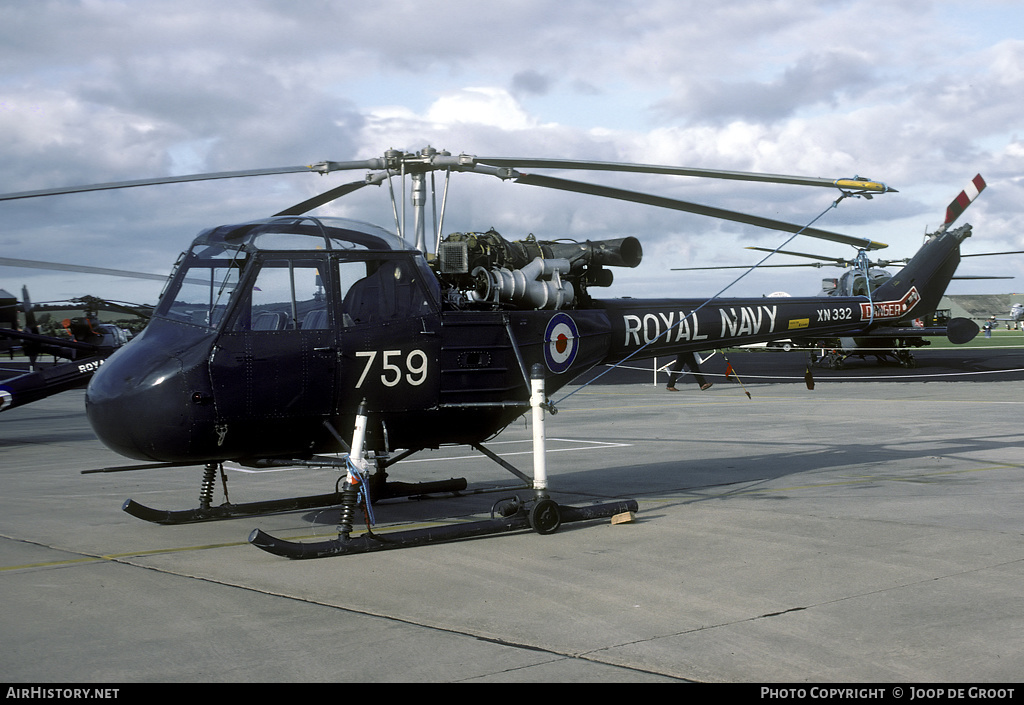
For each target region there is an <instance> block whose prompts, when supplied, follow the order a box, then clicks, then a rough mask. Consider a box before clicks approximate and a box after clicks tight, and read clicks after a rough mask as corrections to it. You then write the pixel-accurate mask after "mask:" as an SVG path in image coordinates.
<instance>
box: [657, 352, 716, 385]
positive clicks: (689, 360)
mask: <svg viewBox="0 0 1024 705" xmlns="http://www.w3.org/2000/svg"><path fill="white" fill-rule="evenodd" d="M684 369H686V370H689V371H690V373H691V374H692V375H693V379H694V381H695V382H697V384H698V385H700V390H701V391H702V392H703V391H704V390H706V389H711V382H708V381H707V380H706V379H705V378H704V375H702V374H701V373H700V358H699V357H697V353H693V352H685V353H679V356H678V357H676V361H675V363H673V365H672V367H671V368H670V369H669V373H668V386H667V387H666V389H667V390H668V391H670V392H678V391H679V390H678V389H676V380H677V379H679V375H681V374H683V370H684Z"/></svg>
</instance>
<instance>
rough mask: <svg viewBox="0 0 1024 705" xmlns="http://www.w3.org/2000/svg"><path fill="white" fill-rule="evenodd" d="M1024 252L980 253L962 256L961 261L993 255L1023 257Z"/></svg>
mask: <svg viewBox="0 0 1024 705" xmlns="http://www.w3.org/2000/svg"><path fill="white" fill-rule="evenodd" d="M1022 254H1024V250H1010V251H1009V252H978V253H976V254H973V255H965V254H963V253H961V254H960V257H961V259H962V258H964V257H991V256H992V255H1022Z"/></svg>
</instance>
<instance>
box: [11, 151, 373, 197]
mask: <svg viewBox="0 0 1024 705" xmlns="http://www.w3.org/2000/svg"><path fill="white" fill-rule="evenodd" d="M382 164H383V161H382V160H381V159H363V160H359V161H354V162H319V163H317V164H308V165H305V166H282V167H275V168H270V169H249V170H245V171H217V172H210V173H208V174H184V175H181V176H164V177H159V178H154V179H136V180H134V181H111V182H110V183H105V184H88V185H85V186H64V187H59V188H48V189H40V190H38V191H20V192H17V193H5V194H0V201H13V200H17V199H19V198H37V197H39V196H57V195H60V194H65V193H84V192H87V191H109V190H112V189H121V188H135V187H136V186H156V185H158V184H178V183H186V182H189V181H212V180H214V179H238V178H243V177H246V176H270V175H273V174H294V173H299V172H313V173H316V174H327V173H329V172H332V171H341V170H345V169H380V168H382V166H381V165H382Z"/></svg>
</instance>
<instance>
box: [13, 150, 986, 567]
mask: <svg viewBox="0 0 1024 705" xmlns="http://www.w3.org/2000/svg"><path fill="white" fill-rule="evenodd" d="M526 168H560V169H588V170H609V171H634V172H643V173H663V174H686V175H695V176H707V177H714V178H727V179H747V180H755V181H771V182H776V183H794V184H804V185H814V186H832V187H836V188H839V189H840V190H841V191H842V193H843V196H841V197H845V196H846V195H861V194H864V195H867V194H871V193H884V192H886V191H892V189H889V188H888V187H887V186H885V185H884V184H880V183H877V182H872V181H867V180H864V179H860V178H856V179H844V180H829V179H806V178H803V177H788V176H775V175H763V174H745V173H739V172H719V171H711V170H703V169H686V168H679V167H663V166H652V165H640V164H617V163H607V162H570V161H565V160H547V159H520V160H515V159H504V158H479V157H473V156H470V155H458V156H452V155H450V154H448V153H444V152H436V151H434V150H432V149H427V150H423V151H421V152H418V153H416V154H405V153H400V152H395V151H392V152H388V153H387V154H386V155H385V156H384V157H383V158H380V159H372V160H366V161H360V162H347V163H336V162H324V163H321V164H317V165H313V166H310V167H289V168H285V169H275V170H265V171H256V172H231V173H228V174H212V175H199V176H195V177H186V178H187V179H188V180H198V179H200V178H224V177H226V176H252V175H258V174H268V173H285V172H288V171H316V172H320V173H324V172H327V171H335V170H341V169H368V170H376V173H371V174H368V175H367V176H366V178H365V179H362V180H359V181H356V182H353V183H349V184H345V185H343V186H341V187H338V188H336V189H333V190H331V191H328V192H327V193H325V194H322V195H321V196H318V197H316V198H314V199H310V200H309V201H306V202H304V203H302V204H299V205H297V206H295V207H293V208H290V209H288V210H286V211H283V212H281V213H279V214H278V215H276V216H274V217H271V218H266V219H261V220H256V221H252V222H247V223H241V224H234V225H224V226H220V227H215V228H211V229H209V230H206V231H204V232H202V233H200V234H199V236H198V237H197V238H196V239H195V240H194V242H193V243H192V246H191V247H190V248H189V249H188V251H187V252H186V253H184V255H183V256H182V258H181V259H180V260H179V262H178V264H177V266H176V268H175V270H174V272H173V273H172V276H171V279H170V282H169V285H168V286H167V288H166V290H165V292H164V294H163V295H162V298H161V300H160V302H159V304H158V306H157V308H156V310H155V311H154V314H153V318H152V320H151V322H150V323H149V325H148V326H147V328H146V329H145V330H144V331H143V332H142V333H141V334H140V335H139V336H137V337H136V338H135V339H134V340H133V341H132V342H131V343H130V344H129V345H127V346H125V347H124V348H122V349H121V350H118V351H117V352H116V353H115V354H114V355H112V356H111V357H110V358H109V359H108V360H107V361H106V362H105V364H104V365H103V367H102V368H101V369H100V370H99V371H98V372H97V373H96V374H95V376H94V377H93V379H92V381H91V382H90V384H89V387H88V390H87V394H86V411H87V413H88V417H89V421H90V423H91V424H92V426H93V429H94V430H95V432H96V434H97V436H99V438H100V439H101V440H102V441H103V442H104V443H105V444H106V445H108V446H109V447H110V448H111V449H113V450H115V451H117V452H118V453H120V454H122V455H124V456H127V457H129V458H134V459H138V460H143V461H149V462H157V463H164V464H167V465H203V466H205V469H204V476H203V481H202V490H201V500H200V506H199V507H198V508H196V509H193V510H183V511H164V510H155V509H151V508H149V507H145V506H143V505H140V504H138V503H135V502H133V501H131V500H129V501H128V502H126V503H125V510H126V511H129V512H130V513H132V514H134V515H136V516H138V517H141V518H143V519H147V520H151V521H157V522H162V523H178V522H183V521H201V520H208V519H216V518H223V517H232V516H239V515H244V514H255V513H262V512H268V511H282V510H285V509H292V508H302V507H310V506H318V505H339V506H341V508H342V519H341V522H340V524H341V525H340V529H339V538H338V539H337V540H334V541H331V542H327V543H324V544H317V545H315V546H314V547H313V548H310V547H309V545H308V544H290V543H288V542H282V541H278V540H276V539H274V538H273V537H269V536H267V535H266V534H263V533H262V532H254V535H253V536H252V537H251V540H252V542H253V543H255V544H256V545H258V546H260V547H262V548H265V549H266V550H270V551H272V552H275V553H279V554H281V555H286V556H289V557H310V556H316V555H336V554H339V553H347V552H353V551H356V550H380V549H382V548H391V547H395V546H398V545H405V543H419V542H423V541H429V540H444V539H447V538H453V537H455V536H456V535H451V534H448V533H443V534H441V535H438V534H436V533H435V534H431V535H429V536H424V535H415V536H409V537H408V541H407V542H403V541H402V540H401V539H395V538H392V539H390V540H389V541H384V540H381V539H380V538H379V537H374V536H372V535H370V536H368V537H367V536H365V535H364V536H363V537H360V538H359V539H356V538H353V537H351V536H350V534H349V532H350V530H351V523H352V517H353V515H354V511H355V509H356V507H357V506H358V505H359V504H360V503H366V504H368V503H369V502H370V501H376V500H377V499H380V498H384V497H390V496H401V495H404V494H413V493H417V494H418V493H422V492H431V491H443V490H449V491H458V490H459V489H462V488H464V487H465V482H464V481H459V480H453V481H452V482H451V483H427V484H416V485H405V484H403V483H391V482H389V481H388V480H387V472H386V470H387V468H388V467H389V466H390V465H391V464H393V463H395V462H397V461H398V460H401V459H404V458H407V457H408V456H409V455H411V454H413V453H415V452H418V451H420V450H423V449H428V448H437V447H439V446H442V445H447V444H466V445H469V446H472V447H473V448H476V449H478V450H479V451H480V452H482V453H484V454H485V455H487V456H488V457H491V458H492V459H494V460H496V461H497V462H499V463H501V464H502V465H503V466H505V467H507V468H508V469H509V470H510V471H512V472H514V473H515V474H517V475H518V476H520V477H521V478H524V479H527V480H528V479H529V478H526V476H525V475H523V474H522V473H519V472H518V471H517V470H515V469H514V468H511V467H510V466H508V464H507V463H505V461H503V460H501V459H499V458H498V457H497V456H496V455H494V454H493V453H492V452H491V451H489V449H487V448H486V447H485V446H484V443H485V441H487V439H490V438H492V437H493V436H494V435H495V434H497V433H499V432H500V431H501V430H502V429H503V428H505V427H506V426H507V425H508V424H510V423H511V422H512V421H514V420H515V419H517V418H519V417H521V416H522V415H523V414H525V413H527V412H530V411H531V408H532V409H534V411H535V413H536V408H537V403H536V402H535V401H533V402H532V401H531V400H532V399H535V390H536V387H535V385H536V384H538V383H539V384H542V385H543V386H542V389H543V394H550V393H551V392H554V391H555V390H557V389H559V388H561V387H563V386H564V385H566V384H568V383H569V382H570V381H571V380H573V379H574V378H576V377H578V376H579V375H580V374H582V373H584V372H586V371H588V370H591V369H593V368H595V367H597V366H599V365H606V364H610V363H616V362H620V361H622V360H625V359H627V358H634V359H639V358H645V357H647V358H649V357H654V356H669V355H675V354H678V353H681V352H685V351H700V350H709V349H714V348H722V347H728V346H733V345H741V344H748V343H756V342H759V341H769V340H775V339H778V338H785V337H793V336H797V335H799V336H800V337H809V336H822V335H839V334H843V335H871V334H872V332H877V331H884V330H886V329H892V328H894V327H899V326H901V325H905V324H906V322H908V321H910V320H912V319H915V318H919V317H921V316H922V315H924V314H926V313H930V312H932V311H934V310H935V309H936V307H937V305H938V303H939V299H940V298H941V296H942V295H943V293H944V291H945V289H946V286H947V284H948V283H949V281H950V278H951V277H952V276H953V273H954V272H955V270H956V268H957V265H958V263H959V259H960V254H959V248H960V243H961V242H963V240H964V239H965V238H967V237H968V236H969V235H970V232H971V230H970V226H963V227H961V228H958V229H955V230H951V229H948V227H946V226H944V227H943V228H942V229H941V231H940V232H937V233H935V234H934V235H933V236H931V237H930V238H929V239H928V240H927V242H926V243H925V244H924V246H923V247H922V248H921V249H920V251H919V252H918V253H917V254H916V255H915V256H914V257H913V258H912V259H911V260H910V261H909V262H908V263H907V265H906V267H904V269H903V270H902V271H901V272H900V273H899V274H898V275H897V276H895V277H892V278H891V279H888V280H886V281H885V282H884V283H881V284H880V285H879V286H877V288H874V289H873V290H868V291H865V292H864V294H863V295H856V296H830V297H805V298H796V297H789V298H728V299H712V300H709V301H705V300H694V299H667V298H666V299H601V298H595V296H594V292H595V290H596V289H600V288H602V287H607V286H609V285H610V284H611V283H612V280H613V276H612V269H611V268H614V267H635V266H637V265H638V264H639V263H640V261H641V258H642V247H641V244H640V242H639V241H638V240H636V239H635V238H632V237H630V238H623V239H619V240H606V241H585V242H565V241H545V240H538V239H535V238H534V237H533V236H531V237H529V238H527V239H525V240H520V241H509V240H507V239H505V238H504V237H503V236H502V235H500V234H499V233H497V232H495V231H493V230H491V231H487V232H470V233H452V234H449V235H447V236H446V237H441V233H440V229H439V230H438V233H437V246H436V253H434V254H433V255H432V256H430V257H428V256H427V246H426V237H425V225H424V223H425V222H426V218H425V217H424V216H425V214H424V212H423V207H424V204H425V202H426V200H427V199H426V198H425V190H426V185H425V184H426V182H425V179H424V176H425V175H426V174H427V173H430V172H433V171H443V172H445V173H446V174H450V173H451V172H458V171H468V172H475V173H484V174H490V175H492V176H497V177H498V178H501V179H512V180H514V181H515V182H517V183H524V184H528V185H535V186H540V187H545V188H555V189H561V190H566V191H573V192H579V193H587V194H592V195H596V196H601V197H607V198H615V199H620V200H627V201H633V202H638V203H645V204H648V205H652V206H655V207H662V208H671V209H675V210H682V211H687V212H695V213H700V214H704V215H708V216H711V217H716V218H725V219H728V220H734V221H738V222H743V223H749V224H754V225H758V226H762V227H768V228H773V229H778V230H783V231H786V232H792V233H800V234H804V235H809V236H812V237H819V238H823V239H828V240H832V241H837V242H842V243H846V244H850V245H853V246H855V247H857V248H860V249H861V250H869V249H876V248H879V247H885V245H883V244H882V243H877V242H874V241H872V240H866V239H862V238H852V237H848V236H845V235H841V234H837V233H831V232H828V231H823V230H818V229H815V228H809V227H800V226H796V225H790V224H787V223H781V222H779V221H774V220H769V219H765V218H760V217H757V216H750V215H746V214H740V213H735V212H732V211H725V210H722V209H718V208H711V207H707V206H701V205H697V204H692V203H688V202H685V201H680V200H676V199H668V198H663V197H659V196H652V195H648V194H642V193H638V192H633V191H625V190H622V189H615V188H609V187H604V186H595V185H593V184H586V183H582V182H578V181H570V180H565V179H556V178H553V177H548V176H538V175H535V174H526V173H523V172H521V171H519V169H526ZM399 174H401V175H408V176H410V177H411V178H412V183H413V198H412V202H413V204H414V207H415V208H416V212H415V226H414V230H415V237H414V238H411V239H413V240H414V242H409V241H408V240H406V239H405V238H404V237H402V236H401V235H395V234H392V233H390V232H387V231H386V230H384V229H382V228H380V227H377V226H374V225H369V224H366V223H361V222H356V221H352V220H346V219H339V218H327V217H313V216H310V215H306V213H307V212H308V211H309V210H311V209H313V208H315V207H317V206H319V205H322V204H324V203H327V202H329V201H330V200H333V199H334V198H337V197H340V196H343V195H345V194H347V193H350V192H352V191H355V190H357V189H359V188H361V187H362V186H365V185H368V184H379V183H381V182H382V181H384V180H386V179H389V178H391V177H392V176H394V175H399ZM179 180H185V179H183V178H182V177H172V178H169V179H155V180H148V181H136V182H122V183H119V184H101V185H98V186H93V187H84V188H78V189H57V190H50V191H45V192H28V193H22V194H11V195H10V196H5V197H0V200H3V199H7V198H24V197H30V196H36V195H50V194H53V193H63V192H72V191H76V190H93V189H99V188H121V187H127V186H140V185H148V184H155V183H167V182H173V181H179ZM396 213H397V207H396ZM435 222H442V223H443V213H442V214H441V218H440V220H439V221H438V220H437V219H435ZM946 225H948V224H946ZM977 331H978V328H977V326H976V325H975V324H974V323H972V322H970V321H967V320H963V319H959V320H954V321H952V322H950V324H949V326H948V333H949V336H950V339H951V340H953V341H954V342H966V341H968V340H970V339H971V338H973V337H974V335H975V334H976V333H977ZM546 403H547V400H546V397H545V398H544V404H546ZM545 408H547V409H548V410H551V409H550V407H549V406H547V407H545ZM535 418H536V416H535ZM350 439H351V440H350ZM398 451H400V452H398ZM338 453H341V454H342V455H340V456H339V455H325V454H338ZM225 461H236V462H238V463H241V464H243V465H248V466H255V467H265V466H273V465H281V466H294V465H302V464H306V465H316V466H324V465H328V466H330V465H335V466H337V467H339V468H341V469H344V470H345V471H346V473H347V474H346V482H345V484H344V486H343V487H342V489H341V490H340V491H336V492H334V493H329V494H326V495H318V496H315V497H302V498H292V499H288V500H280V501H277V502H259V503H251V504H232V503H229V502H226V503H225V504H223V505H219V506H215V505H214V504H213V500H212V493H213V486H214V484H215V478H216V473H217V471H218V470H220V472H221V475H222V476H223V469H222V467H221V464H222V463H223V462H225ZM370 466H372V469H373V470H374V472H373V473H370V472H365V473H364V472H363V471H362V470H363V469H368V468H369V467H370ZM147 467H149V466H147ZM460 482H461V484H460ZM534 489H535V498H534V500H533V501H532V502H528V503H527V504H528V505H529V506H523V507H514V508H512V509H510V510H509V511H507V512H506V513H507V515H508V516H503V517H502V518H500V519H494V520H492V521H491V522H482V524H484V525H485V526H479V527H472V528H468V529H467V528H465V525H463V529H461V530H460V531H461V532H462V533H459V534H457V536H463V535H473V533H472V532H477V531H479V532H481V533H489V532H491V531H496V530H508V529H511V528H524V527H532V528H534V529H535V530H537V531H539V532H541V533H547V532H550V531H553V530H554V529H556V528H557V527H558V525H559V524H560V523H561V522H562V521H573V520H577V519H585V518H593V517H594V516H608V515H610V514H612V513H619V512H622V511H635V503H629V502H627V503H615V504H614V506H611V507H604V508H600V509H597V510H594V511H590V510H589V509H587V508H573V507H564V506H563V507H558V506H557V505H555V504H554V502H552V501H551V500H550V499H548V498H547V493H546V487H545V486H537V485H536V484H535V485H534Z"/></svg>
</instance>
